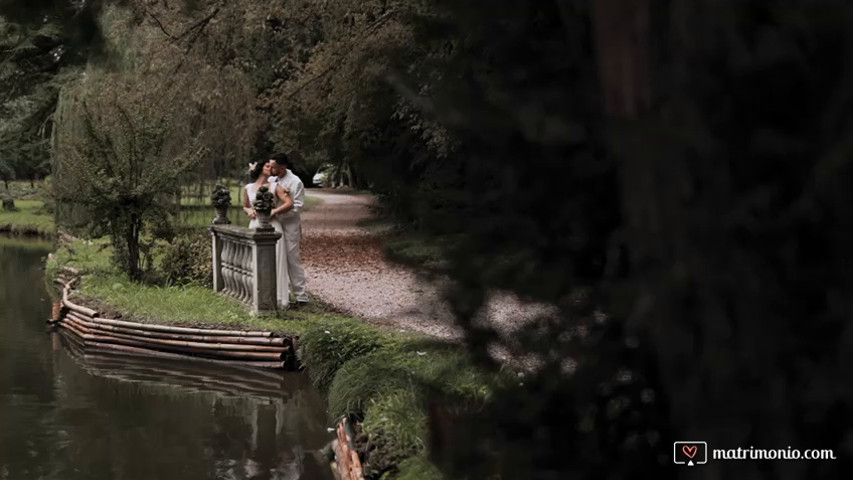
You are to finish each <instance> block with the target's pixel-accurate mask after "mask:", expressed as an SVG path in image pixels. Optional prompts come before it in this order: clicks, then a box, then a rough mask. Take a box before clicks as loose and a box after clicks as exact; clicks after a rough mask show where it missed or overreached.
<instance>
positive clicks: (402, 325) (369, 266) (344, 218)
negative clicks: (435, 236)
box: [302, 189, 546, 338]
mask: <svg viewBox="0 0 853 480" xmlns="http://www.w3.org/2000/svg"><path fill="white" fill-rule="evenodd" d="M307 194H308V195H309V196H314V197H318V198H320V199H322V200H323V202H322V203H321V204H320V205H318V206H315V207H313V208H311V209H310V210H308V211H306V212H305V213H303V214H302V232H303V240H302V258H303V263H304V265H305V271H306V272H305V273H306V276H307V277H308V291H309V293H311V294H312V295H315V296H317V297H319V298H321V299H322V300H323V301H325V302H326V303H329V304H331V305H332V306H334V307H335V308H337V309H339V310H342V311H346V312H348V313H352V314H355V315H358V316H360V317H364V318H366V319H367V320H368V321H369V322H370V323H371V324H374V325H378V326H382V327H386V328H394V329H400V330H407V331H415V332H421V333H425V334H428V335H432V336H435V337H440V338H458V337H459V336H460V331H459V329H458V328H457V327H455V326H454V322H453V315H452V313H451V312H450V309H449V308H448V305H447V303H446V302H445V301H444V300H443V299H442V298H441V293H440V290H441V285H437V284H436V283H434V282H429V281H427V280H425V279H423V278H421V276H419V275H418V274H417V272H416V271H415V270H413V269H411V268H408V267H406V266H402V265H398V264H395V263H391V262H390V261H388V260H386V259H385V257H384V256H383V253H382V246H381V241H380V238H379V236H378V235H377V234H376V233H374V232H372V231H371V230H370V229H368V228H363V227H359V226H358V225H357V224H358V223H359V222H360V221H363V220H368V219H371V218H373V213H372V211H371V208H370V207H371V205H372V204H373V203H374V202H375V199H374V198H373V197H372V196H370V195H365V194H354V193H348V192H338V191H334V190H317V189H310V190H308V191H307ZM545 311H546V310H545V307H543V306H541V305H535V304H529V303H523V302H520V301H519V300H518V299H517V298H515V297H514V296H513V295H510V294H494V295H492V296H491V298H490V300H489V302H488V307H487V318H488V321H490V322H492V323H494V324H495V325H496V326H498V327H499V329H501V330H505V331H508V330H511V329H512V327H513V326H518V325H519V324H520V323H521V322H524V321H525V320H529V319H531V318H533V317H534V316H535V315H537V314H541V313H544V312H545Z"/></svg>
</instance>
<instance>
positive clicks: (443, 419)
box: [361, 0, 853, 479]
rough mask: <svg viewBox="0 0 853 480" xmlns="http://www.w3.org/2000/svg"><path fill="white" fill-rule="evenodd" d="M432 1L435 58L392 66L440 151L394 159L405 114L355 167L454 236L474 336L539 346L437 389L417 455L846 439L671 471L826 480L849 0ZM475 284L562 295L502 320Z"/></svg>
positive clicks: (840, 375) (620, 474) (499, 466)
mask: <svg viewBox="0 0 853 480" xmlns="http://www.w3.org/2000/svg"><path fill="white" fill-rule="evenodd" d="M436 3H437V4H438V5H439V12H438V13H435V14H432V15H429V16H422V17H418V18H417V19H416V20H413V22H416V24H417V25H418V30H417V31H418V33H419V36H418V37H417V38H418V46H419V47H421V48H424V49H425V50H426V51H428V52H429V54H428V55H426V56H425V57H420V58H419V61H418V63H416V64H415V66H414V67H412V68H409V69H407V70H400V71H399V72H398V73H396V74H389V75H388V76H387V79H388V80H389V82H390V83H391V84H392V85H395V86H396V88H397V92H399V94H400V95H401V96H403V97H404V98H405V101H406V103H407V104H408V105H410V106H411V108H412V109H413V110H414V111H415V112H416V115H420V116H421V117H422V118H425V119H428V120H430V121H432V122H434V123H435V124H436V125H438V126H439V127H440V128H441V129H443V130H444V131H445V132H446V136H447V137H448V138H450V139H451V140H452V142H450V143H451V146H452V148H451V150H450V153H449V154H448V155H445V156H444V157H438V156H433V157H431V158H427V159H424V158H422V157H418V156H413V155H407V154H405V152H407V151H408V152H411V151H420V152H424V151H428V150H427V149H426V148H418V145H419V144H418V142H419V139H418V134H419V133H420V132H421V131H422V130H418V131H416V130H415V129H409V130H408V131H409V133H408V134H406V133H403V134H402V135H391V134H388V135H387V136H386V137H385V138H386V140H385V141H386V144H385V145H386V147H385V148H386V151H388V152H397V153H400V152H403V154H399V155H385V156H373V157H372V158H371V159H369V160H365V162H373V164H370V163H367V164H366V165H362V166H361V167H362V168H361V171H362V172H371V173H372V174H373V180H374V182H375V184H376V185H378V186H380V187H381V188H385V189H386V190H387V191H388V192H389V193H393V195H390V196H389V197H391V198H394V199H397V200H399V199H400V198H405V201H397V202H396V203H395V204H394V205H393V207H394V209H395V213H397V214H398V216H399V218H403V219H408V220H410V221H412V222H413V224H416V225H418V226H419V227H420V228H422V230H423V231H424V232H426V233H428V234H431V235H452V238H454V239H455V242H454V243H453V246H452V247H450V248H449V249H448V251H447V254H448V257H449V259H450V262H449V267H448V270H447V273H449V274H450V275H451V277H452V278H454V279H455V280H456V281H457V283H456V285H454V287H453V288H452V289H450V290H449V291H448V295H449V297H450V299H451V300H452V303H453V306H454V308H455V311H456V313H457V315H458V319H459V320H460V323H461V325H462V326H463V327H465V330H466V332H467V337H466V339H467V343H468V346H469V347H470V349H471V350H472V352H474V353H476V354H478V356H479V358H481V359H482V360H483V362H484V363H486V364H490V362H492V361H491V360H490V352H492V351H494V350H495V349H504V350H505V351H508V352H509V353H510V354H512V355H515V356H516V357H517V358H525V359H529V360H531V361H532V362H533V363H534V364H535V365H538V367H537V368H536V371H535V373H532V374H531V375H529V376H528V377H527V378H526V379H525V380H524V387H523V388H522V389H519V390H511V391H505V392H500V393H498V394H496V395H495V397H494V398H495V400H494V402H493V403H492V404H491V405H487V406H485V407H482V406H481V407H480V408H481V410H480V411H479V413H478V414H474V415H464V414H462V413H460V412H448V411H444V412H442V408H441V407H440V404H441V403H442V402H438V401H437V402H436V405H435V406H434V408H433V416H432V424H433V429H434V433H435V438H436V441H435V442H434V443H435V444H434V445H433V450H432V455H433V457H432V458H433V460H434V461H435V462H436V463H437V464H438V465H440V466H441V467H442V468H443V469H444V470H445V471H446V472H447V473H449V474H451V475H452V476H455V477H459V478H490V477H491V476H493V475H498V476H501V477H502V478H537V479H539V478H543V479H544V478H554V479H556V478H638V477H640V476H646V474H649V473H653V474H659V475H663V476H675V475H677V474H678V473H679V470H676V467H675V466H674V465H672V463H671V462H672V459H671V455H672V443H671V442H672V441H673V440H679V439H684V440H705V441H707V442H708V444H709V448H711V449H714V448H723V449H728V448H738V447H742V448H749V447H750V446H754V447H755V448H782V449H787V448H788V447H789V446H790V447H792V448H799V449H807V448H831V449H834V451H835V455H836V457H837V458H838V459H837V460H835V461H822V462H821V461H815V462H804V461H800V462H792V461H740V462H736V461H730V462H719V461H717V462H715V461H713V460H711V461H710V462H709V463H708V464H707V465H703V466H702V467H701V468H695V469H691V470H690V471H689V478H705V479H723V478H739V479H741V478H744V479H759V478H761V479H771V478H780V479H788V478H790V479H794V478H827V479H828V478H838V475H839V472H840V471H842V470H844V469H845V468H849V467H850V466H851V465H850V459H851V456H853V423H851V421H853V418H851V407H853V397H851V392H853V377H851V376H850V374H849V370H850V369H851V368H853V323H851V322H850V312H851V311H853V308H851V307H853V305H851V301H853V300H851V299H853V297H851V296H850V295H849V294H848V293H849V292H850V291H851V287H853V285H851V275H853V270H851V262H850V257H851V253H850V240H851V235H853V233H851V232H853V229H851V225H850V224H851V222H853V211H851V205H853V198H851V195H853V189H851V188H850V187H851V185H853V183H851V181H853V178H851V174H853V169H851V160H852V159H853V151H851V148H853V144H851V142H850V138H853V136H851V134H853V131H851V128H853V123H851V120H853V118H851V114H853V110H851V106H853V83H851V82H850V81H849V79H850V74H851V72H853V63H851V58H853V57H851V53H853V50H851V48H853V31H851V30H850V29H849V25H850V22H851V20H853V8H851V7H848V6H844V5H841V4H839V3H837V2H811V1H786V2H774V3H771V2H758V1H746V2H744V1H722V2H720V1H696V2H649V1H630V2H629V1H620V0H607V1H598V2H586V1H568V0H566V1H563V0H557V1H555V2H520V1H510V0H503V1H497V2H489V3H488V6H487V7H486V6H485V4H482V3H480V2H469V3H465V4H460V3H459V2H442V1H439V2H436ZM401 55H403V54H401ZM397 118H399V116H398V117H397ZM393 123H394V122H390V124H393ZM396 125H397V128H398V129H399V128H400V122H397V123H396ZM405 127H406V125H403V132H405V131H406V128H405ZM388 131H389V130H386V132H388ZM398 131H399V130H398ZM406 135H408V136H406ZM413 138H414V140H413ZM421 138H422V137H421ZM376 145H377V143H376V142H374V143H372V144H371V147H372V148H374V151H378V149H377V147H376ZM379 145H380V146H381V145H382V144H381V143H379ZM420 145H421V146H422V147H423V144H422V143H421V144H420ZM421 155H422V154H421ZM375 165H378V166H380V167H382V168H374V170H371V169H370V167H371V166H375ZM377 172H387V173H386V175H385V176H384V177H383V176H380V175H379V173H377ZM400 172H402V173H400ZM491 289H505V290H510V291H513V292H516V293H518V294H520V295H521V296H522V297H523V298H526V299H530V300H538V301H544V302H547V303H551V304H553V305H556V306H557V308H558V309H559V313H558V314H555V315H552V316H550V317H548V318H542V319H541V320H540V321H539V322H536V323H535V324H528V325H525V326H519V328H518V329H517V330H516V331H514V332H510V333H506V332H497V331H495V330H494V329H492V328H491V327H490V326H488V325H484V324H483V323H482V322H481V321H480V320H478V313H480V312H481V308H482V306H483V302H484V299H485V298H486V295H487V292H488V291H489V290H491ZM599 309H600V311H597V310H599ZM491 364H492V365H494V363H491ZM709 454H710V453H709ZM681 468H684V472H687V468H686V467H681ZM567 475H569V476H567ZM572 475H574V477H572ZM683 475H685V478H687V477H686V475H688V473H683Z"/></svg>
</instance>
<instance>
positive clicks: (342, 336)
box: [299, 323, 383, 392]
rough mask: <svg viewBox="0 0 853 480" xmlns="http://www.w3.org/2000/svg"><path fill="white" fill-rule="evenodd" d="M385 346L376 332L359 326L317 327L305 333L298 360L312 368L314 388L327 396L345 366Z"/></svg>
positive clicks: (381, 337) (321, 325)
mask: <svg viewBox="0 0 853 480" xmlns="http://www.w3.org/2000/svg"><path fill="white" fill-rule="evenodd" d="M382 342H383V336H382V335H378V334H377V330H376V329H375V328H372V327H368V326H365V325H361V324H359V323H347V324H317V325H313V326H310V327H308V328H307V329H306V330H305V335H304V336H303V338H302V339H301V342H300V350H299V359H300V361H301V362H302V363H303V364H305V365H310V366H311V368H310V370H309V372H308V373H309V375H311V380H312V381H313V382H314V385H315V386H316V387H317V388H318V389H319V390H320V391H322V392H328V390H329V387H330V385H331V384H332V380H334V378H335V374H336V373H337V371H338V369H340V368H341V366H342V365H344V364H345V363H346V362H348V361H350V360H352V359H354V358H357V357H360V356H362V355H366V354H368V353H370V352H372V351H374V350H376V349H378V348H379V347H380V346H381V345H382Z"/></svg>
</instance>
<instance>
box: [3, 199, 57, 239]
mask: <svg viewBox="0 0 853 480" xmlns="http://www.w3.org/2000/svg"><path fill="white" fill-rule="evenodd" d="M15 207H17V208H18V211H17V212H7V211H5V210H2V209H0V232H12V233H28V234H38V235H44V236H49V235H53V233H54V232H55V231H56V225H55V224H54V221H53V215H52V214H49V213H47V212H45V211H44V202H42V201H40V200H17V199H16V200H15Z"/></svg>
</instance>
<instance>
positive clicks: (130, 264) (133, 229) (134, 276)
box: [125, 214, 142, 282]
mask: <svg viewBox="0 0 853 480" xmlns="http://www.w3.org/2000/svg"><path fill="white" fill-rule="evenodd" d="M141 226H142V221H141V219H140V218H139V215H137V214H131V217H130V224H129V225H128V227H127V231H126V234H125V242H127V274H128V275H129V276H130V279H131V280H132V281H134V282H137V281H139V280H140V279H142V272H141V270H140V268H139V231H140V229H141Z"/></svg>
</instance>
